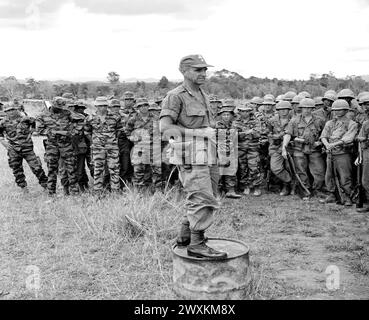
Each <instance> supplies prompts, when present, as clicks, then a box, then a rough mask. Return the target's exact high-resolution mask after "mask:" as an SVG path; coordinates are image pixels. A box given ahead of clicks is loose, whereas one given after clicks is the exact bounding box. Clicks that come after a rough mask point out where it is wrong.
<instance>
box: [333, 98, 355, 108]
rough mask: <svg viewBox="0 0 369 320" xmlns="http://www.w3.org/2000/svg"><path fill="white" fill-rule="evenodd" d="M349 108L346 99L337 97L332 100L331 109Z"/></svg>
mask: <svg viewBox="0 0 369 320" xmlns="http://www.w3.org/2000/svg"><path fill="white" fill-rule="evenodd" d="M349 109H350V106H349V104H348V102H347V101H346V100H342V99H339V100H336V101H335V102H333V104H332V109H331V110H349Z"/></svg>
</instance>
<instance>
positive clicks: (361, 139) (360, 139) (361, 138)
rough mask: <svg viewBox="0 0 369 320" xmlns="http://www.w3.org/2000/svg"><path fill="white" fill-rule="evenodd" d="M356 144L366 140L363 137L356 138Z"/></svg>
mask: <svg viewBox="0 0 369 320" xmlns="http://www.w3.org/2000/svg"><path fill="white" fill-rule="evenodd" d="M356 139H357V141H358V142H364V141H366V138H365V137H357V138H356Z"/></svg>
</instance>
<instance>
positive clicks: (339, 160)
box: [320, 100, 358, 205]
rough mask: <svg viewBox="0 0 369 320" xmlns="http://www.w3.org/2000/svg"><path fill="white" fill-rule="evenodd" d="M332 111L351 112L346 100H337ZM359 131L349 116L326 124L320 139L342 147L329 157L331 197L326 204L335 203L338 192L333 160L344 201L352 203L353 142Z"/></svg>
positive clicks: (337, 147)
mask: <svg viewBox="0 0 369 320" xmlns="http://www.w3.org/2000/svg"><path fill="white" fill-rule="evenodd" d="M332 110H349V105H348V103H347V102H346V101H344V100H337V101H335V102H334V103H333V105H332ZM357 131H358V124H357V123H356V122H355V121H353V120H351V119H350V118H349V117H348V116H347V114H346V115H344V116H343V117H340V118H333V119H332V120H329V121H328V122H327V123H326V124H325V127H324V130H323V132H322V134H321V137H320V138H321V139H323V138H325V139H326V140H327V141H328V143H340V145H338V146H335V147H334V148H333V149H332V150H331V152H329V153H328V156H327V171H326V175H325V184H326V187H327V190H328V191H329V192H330V193H331V195H330V197H328V198H327V200H326V202H329V201H330V200H331V199H332V200H333V201H335V196H334V193H335V191H336V184H335V181H334V176H333V174H332V170H333V168H332V165H331V160H333V163H334V167H335V172H336V175H337V176H338V178H339V182H340V186H341V188H342V189H343V191H344V196H345V199H343V200H344V201H345V203H347V204H348V205H350V203H351V201H350V200H349V199H350V196H351V193H352V155H353V142H354V139H355V136H356V134H357Z"/></svg>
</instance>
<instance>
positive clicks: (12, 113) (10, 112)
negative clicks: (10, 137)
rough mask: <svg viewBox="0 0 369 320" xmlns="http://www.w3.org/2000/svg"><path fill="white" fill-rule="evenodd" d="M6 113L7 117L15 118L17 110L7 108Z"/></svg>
mask: <svg viewBox="0 0 369 320" xmlns="http://www.w3.org/2000/svg"><path fill="white" fill-rule="evenodd" d="M6 114H7V115H8V117H9V118H15V117H16V116H17V115H18V110H9V111H7V112H6Z"/></svg>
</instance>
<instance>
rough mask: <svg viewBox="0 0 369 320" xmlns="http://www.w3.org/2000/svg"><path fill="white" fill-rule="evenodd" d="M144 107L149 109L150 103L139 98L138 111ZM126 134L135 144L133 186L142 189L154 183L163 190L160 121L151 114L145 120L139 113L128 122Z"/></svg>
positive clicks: (133, 150) (137, 102) (132, 157)
mask: <svg viewBox="0 0 369 320" xmlns="http://www.w3.org/2000/svg"><path fill="white" fill-rule="evenodd" d="M143 106H146V107H147V108H149V102H148V101H147V99H145V98H138V99H137V101H136V107H137V109H138V110H140V109H141V108H142V107H143ZM126 133H127V136H128V138H129V139H130V140H131V141H133V143H134V147H133V149H132V153H131V155H132V156H131V162H132V164H133V171H134V176H133V184H134V185H135V186H136V187H138V188H140V189H141V188H143V187H147V186H149V185H150V184H151V182H152V183H153V186H155V187H156V188H162V187H163V181H162V176H161V138H160V135H161V134H160V131H159V122H158V119H154V118H152V117H151V116H150V114H149V113H147V114H146V117H145V118H144V117H143V115H142V113H141V112H138V113H137V114H136V115H134V116H133V117H132V118H130V120H128V123H127V126H126ZM150 170H151V175H150ZM151 180H152V181H151Z"/></svg>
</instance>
